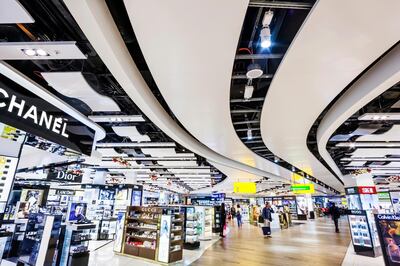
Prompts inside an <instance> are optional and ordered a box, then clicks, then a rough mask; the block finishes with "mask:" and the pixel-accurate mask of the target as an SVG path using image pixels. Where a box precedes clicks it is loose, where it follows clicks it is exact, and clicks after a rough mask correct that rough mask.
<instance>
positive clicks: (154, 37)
mask: <svg viewBox="0 0 400 266" xmlns="http://www.w3.org/2000/svg"><path fill="white" fill-rule="evenodd" d="M124 3H125V6H126V9H127V11H128V15H129V18H130V20H131V24H132V27H133V29H134V31H135V35H136V37H137V39H138V42H139V44H140V47H141V49H142V52H143V55H144V57H145V59H146V62H147V64H148V66H149V68H150V70H151V73H152V75H153V77H154V80H155V81H156V83H157V85H158V88H159V90H160V91H161V93H162V95H163V97H164V98H165V100H166V102H167V103H168V106H169V107H170V108H171V110H172V112H173V113H174V115H175V116H176V117H177V118H178V120H179V121H180V122H181V123H182V125H183V126H184V127H185V128H186V129H187V130H188V131H189V132H190V133H191V134H192V135H193V136H194V137H196V138H197V139H198V140H199V141H200V142H202V143H204V144H205V145H206V146H207V147H209V148H211V149H212V150H213V151H215V152H218V153H219V154H222V155H223V156H225V157H228V158H230V159H233V160H235V161H238V162H241V163H243V164H247V165H249V166H252V167H256V168H258V169H261V170H263V171H267V172H270V173H273V174H275V175H278V176H282V177H285V178H287V179H289V180H290V177H291V172H290V171H289V170H287V169H284V168H282V167H280V166H278V165H277V164H274V163H272V162H270V161H268V160H266V159H264V158H262V157H260V156H258V155H256V154H255V153H253V152H252V151H250V150H249V149H248V148H247V147H246V146H245V145H244V144H243V142H242V141H241V140H240V138H239V137H238V136H237V134H236V132H235V129H234V127H233V124H232V119H231V113H230V102H229V100H230V86H231V77H232V68H233V62H234V57H235V52H236V49H237V43H238V40H239V36H240V32H241V29H242V23H243V20H244V16H245V13H246V10H247V7H248V1H247V0H241V1H230V0H223V1H222V0H221V1H213V0H206V1H190V5H188V4H187V3H186V1H183V0H171V1H163V0H158V1H141V0H126V1H124ZM205 14H207V15H205ZM161 43H162V45H160V44H161Z"/></svg>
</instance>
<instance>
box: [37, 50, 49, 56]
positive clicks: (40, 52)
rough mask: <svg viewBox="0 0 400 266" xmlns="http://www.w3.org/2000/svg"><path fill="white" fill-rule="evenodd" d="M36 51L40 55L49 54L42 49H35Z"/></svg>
mask: <svg viewBox="0 0 400 266" xmlns="http://www.w3.org/2000/svg"><path fill="white" fill-rule="evenodd" d="M36 53H37V54H38V55H40V56H48V55H49V54H48V53H47V52H46V51H45V50H43V49H37V50H36Z"/></svg>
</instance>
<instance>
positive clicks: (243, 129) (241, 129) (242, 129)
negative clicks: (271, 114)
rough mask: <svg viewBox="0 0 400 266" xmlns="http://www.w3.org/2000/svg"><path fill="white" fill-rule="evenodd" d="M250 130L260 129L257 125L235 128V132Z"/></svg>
mask: <svg viewBox="0 0 400 266" xmlns="http://www.w3.org/2000/svg"><path fill="white" fill-rule="evenodd" d="M249 129H250V130H251V131H257V130H260V128H259V127H250V128H239V129H236V131H237V132H243V131H247V130H249Z"/></svg>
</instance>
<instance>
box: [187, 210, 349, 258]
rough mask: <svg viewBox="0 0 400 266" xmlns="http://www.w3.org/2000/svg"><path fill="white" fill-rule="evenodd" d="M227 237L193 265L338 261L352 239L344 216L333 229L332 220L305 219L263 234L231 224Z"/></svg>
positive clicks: (253, 227) (255, 228)
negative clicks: (265, 235) (337, 226)
mask: <svg viewBox="0 0 400 266" xmlns="http://www.w3.org/2000/svg"><path fill="white" fill-rule="evenodd" d="M230 228H231V229H232V230H231V232H230V234H229V235H228V237H226V238H225V239H223V240H220V241H219V242H218V243H216V244H214V245H213V246H212V247H210V248H209V249H208V250H206V252H205V253H204V254H203V255H202V256H201V258H200V259H198V260H197V261H195V262H194V263H193V264H191V265H194V266H208V265H210V266H211V265H212V266H217V265H218V266H222V265H227V266H228V265H246V266H256V265H257V266H258V265H264V266H265V265H277V266H278V265H279V266H282V265H288V266H289V265H296V266H302V265H307V266H308V265H321V266H323V265H329V266H335V265H341V264H342V261H343V259H344V256H345V254H346V251H347V249H348V247H349V243H350V241H351V239H350V234H349V228H348V224H347V220H346V218H345V217H344V218H343V219H341V221H340V230H341V232H340V233H338V234H336V233H335V232H334V225H333V222H332V220H330V219H328V218H319V219H317V220H316V221H305V222H304V223H303V224H298V225H295V226H293V227H291V228H290V229H287V230H281V231H276V232H273V236H272V238H264V237H263V235H262V233H261V229H260V228H257V227H255V226H251V225H245V226H243V228H242V229H240V230H239V229H237V227H232V225H231V226H230Z"/></svg>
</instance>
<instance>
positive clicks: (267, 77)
mask: <svg viewBox="0 0 400 266" xmlns="http://www.w3.org/2000/svg"><path fill="white" fill-rule="evenodd" d="M273 76H274V75H272V74H264V75H261V77H258V78H257V79H272V77H273ZM232 79H249V78H248V77H247V76H246V75H234V76H232Z"/></svg>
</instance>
